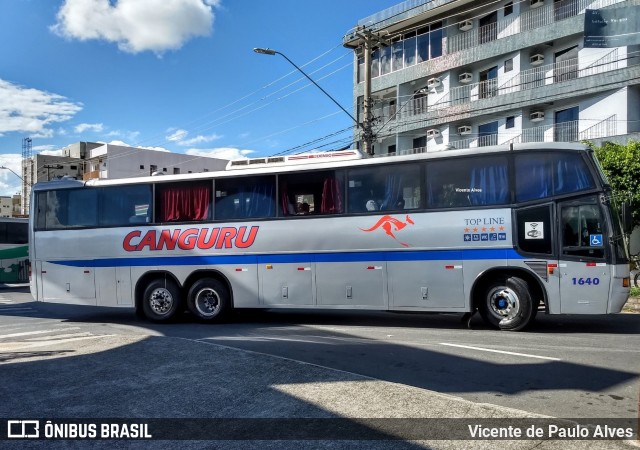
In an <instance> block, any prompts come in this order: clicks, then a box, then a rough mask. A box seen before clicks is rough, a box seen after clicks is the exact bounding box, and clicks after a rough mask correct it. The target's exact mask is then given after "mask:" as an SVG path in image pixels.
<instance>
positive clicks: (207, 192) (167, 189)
mask: <svg viewBox="0 0 640 450" xmlns="http://www.w3.org/2000/svg"><path fill="white" fill-rule="evenodd" d="M159 190H160V192H159V198H158V201H159V203H160V205H159V206H160V221H161V222H180V221H195V220H205V219H207V218H208V217H209V206H210V205H211V184H210V183H208V182H206V183H195V184H181V185H172V186H163V187H162V188H161V189H159Z"/></svg>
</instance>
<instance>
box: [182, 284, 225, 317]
mask: <svg viewBox="0 0 640 450" xmlns="http://www.w3.org/2000/svg"><path fill="white" fill-rule="evenodd" d="M187 306H188V307H189V311H191V313H192V314H193V315H195V316H196V317H197V318H198V319H200V320H202V321H205V322H218V321H220V320H222V319H223V318H224V317H225V316H226V315H227V313H228V312H229V310H230V309H231V296H230V295H229V290H228V289H227V287H226V286H225V284H224V283H222V282H221V281H219V280H216V279H215V278H201V279H199V280H198V281H196V282H195V283H193V286H191V289H189V294H188V295H187Z"/></svg>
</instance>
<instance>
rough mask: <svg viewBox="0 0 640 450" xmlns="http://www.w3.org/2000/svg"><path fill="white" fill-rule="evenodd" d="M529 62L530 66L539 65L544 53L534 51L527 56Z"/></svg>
mask: <svg viewBox="0 0 640 450" xmlns="http://www.w3.org/2000/svg"><path fill="white" fill-rule="evenodd" d="M529 62H530V63H531V65H532V66H539V65H540V64H542V63H543V62H544V55H543V54H541V53H536V54H535V55H531V57H530V58H529Z"/></svg>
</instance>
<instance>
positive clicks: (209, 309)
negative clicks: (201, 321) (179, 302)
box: [194, 288, 221, 317]
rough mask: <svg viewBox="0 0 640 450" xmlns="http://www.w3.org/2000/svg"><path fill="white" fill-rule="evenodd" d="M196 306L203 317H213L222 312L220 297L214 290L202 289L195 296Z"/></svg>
mask: <svg viewBox="0 0 640 450" xmlns="http://www.w3.org/2000/svg"><path fill="white" fill-rule="evenodd" d="M194 305H195V307H196V310H198V313H200V314H201V315H202V316H203V317H213V316H215V315H216V314H218V313H219V312H220V307H221V303H220V296H219V295H218V293H217V292H216V291H215V290H214V289H211V288H204V289H200V290H199V291H198V293H197V294H196V296H195V302H194Z"/></svg>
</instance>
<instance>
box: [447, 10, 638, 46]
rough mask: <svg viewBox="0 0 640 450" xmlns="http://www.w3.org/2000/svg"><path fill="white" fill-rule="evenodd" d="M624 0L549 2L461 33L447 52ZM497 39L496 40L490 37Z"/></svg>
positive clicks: (456, 36) (451, 41) (539, 26)
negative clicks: (518, 15) (516, 15)
mask: <svg viewBox="0 0 640 450" xmlns="http://www.w3.org/2000/svg"><path fill="white" fill-rule="evenodd" d="M622 1H625V0H595V1H594V0H562V1H560V2H555V3H553V2H549V3H550V4H548V5H544V6H542V7H541V8H536V9H532V10H530V11H526V12H524V13H522V14H521V15H520V17H514V18H508V19H504V20H499V21H497V22H496V23H492V24H489V25H486V26H484V27H480V28H477V29H474V30H470V31H467V32H465V33H460V34H457V35H455V36H449V37H448V38H447V50H448V52H449V53H454V52H459V51H461V50H466V49H469V48H473V47H477V46H478V45H481V44H483V43H486V42H490V41H492V40H495V39H501V38H505V37H508V36H513V35H515V34H518V33H521V32H523V31H529V30H534V29H536V28H541V27H543V26H546V25H550V24H552V23H554V22H558V21H561V20H565V19H568V18H570V17H573V16H577V15H578V14H582V13H583V12H584V10H585V9H587V8H589V9H598V8H604V7H606V6H610V5H614V4H616V3H620V2H622ZM493 36H495V38H493V39H492V38H491V37H493Z"/></svg>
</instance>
